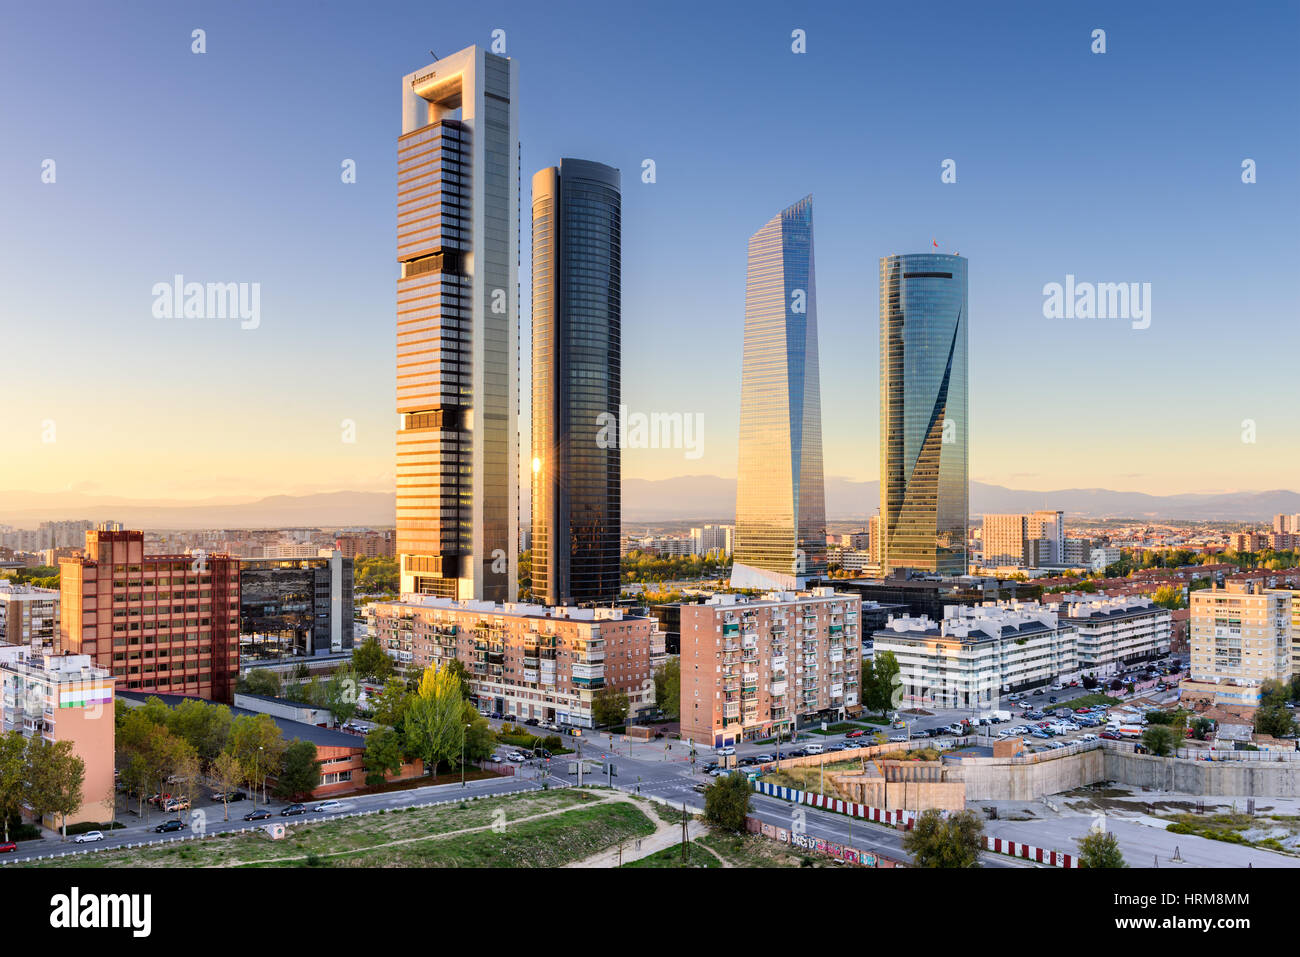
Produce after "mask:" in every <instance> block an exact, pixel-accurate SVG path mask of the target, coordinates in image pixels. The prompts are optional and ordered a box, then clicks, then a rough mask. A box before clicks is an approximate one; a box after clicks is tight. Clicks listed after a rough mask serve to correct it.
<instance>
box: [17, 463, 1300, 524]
mask: <svg viewBox="0 0 1300 957" xmlns="http://www.w3.org/2000/svg"><path fill="white" fill-rule="evenodd" d="M879 499H880V483H879V482H875V481H871V482H855V481H852V480H850V479H846V478H831V479H828V480H827V481H826V513H827V518H828V519H829V520H830V521H838V522H851V521H863V522H865V521H866V519H867V517H868V516H870V515H874V514H875V512H876V508H877V503H878V502H879ZM1038 508H1059V509H1062V510H1063V511H1065V513H1066V514H1067V515H1073V516H1078V517H1082V518H1151V519H1160V518H1165V519H1198V518H1199V519H1205V520H1210V521H1239V522H1251V521H1266V520H1268V519H1270V518H1271V517H1272V516H1273V515H1275V514H1277V513H1278V512H1287V513H1292V514H1293V513H1296V512H1300V493H1296V492H1291V491H1287V490H1281V489H1279V490H1274V491H1266V492H1232V493H1226V492H1225V493H1217V494H1198V495H1147V494H1144V493H1142V492H1116V491H1112V490H1110V489H1100V488H1072V489H1055V490H1053V491H1048V492H1035V491H1027V490H1024V489H1010V488H1004V487H1003V486H1001V485H987V484H985V483H983V482H972V483H971V515H972V516H979V515H981V514H983V513H986V512H1027V511H1032V510H1034V509H1038ZM735 514H736V480H735V479H728V478H721V477H720V476H717V475H682V476H678V477H676V478H670V479H659V480H651V479H624V480H623V520H624V523H625V524H626V523H637V522H666V521H673V520H679V521H681V520H690V521H714V522H730V521H732V520H733V519H734V517H735ZM393 515H394V497H393V494H392V493H391V492H349V491H339V492H322V493H317V494H312V495H272V496H269V497H266V498H259V499H256V500H253V501H241V500H239V499H238V498H233V497H229V496H227V497H223V498H211V499H203V500H199V501H187V500H181V499H174V500H167V501H143V500H140V499H129V498H121V497H115V496H103V495H90V494H85V493H74V492H22V491H9V492H0V524H4V525H15V526H18V527H23V528H32V527H35V525H36V524H37V523H38V522H43V521H51V520H60V519H89V520H90V521H93V522H100V521H119V522H122V523H124V524H126V525H127V526H129V527H132V528H177V529H184V528H277V527H292V526H349V525H360V526H385V525H388V526H391V525H392V524H393V521H394V519H393Z"/></svg>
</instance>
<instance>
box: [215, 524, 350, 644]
mask: <svg viewBox="0 0 1300 957" xmlns="http://www.w3.org/2000/svg"><path fill="white" fill-rule="evenodd" d="M352 565H353V560H352V559H351V558H350V557H346V556H344V555H343V553H342V552H340V551H338V550H337V549H334V550H332V553H330V554H324V555H318V556H316V557H313V558H245V559H241V560H240V563H239V628H240V634H241V637H242V639H243V641H244V643H245V644H246V645H247V647H248V651H249V653H250V654H253V655H257V654H266V653H271V652H274V653H275V654H278V655H284V654H290V655H305V656H308V657H310V656H314V655H324V654H330V653H337V652H341V651H348V650H350V649H351V648H352V637H353V607H352Z"/></svg>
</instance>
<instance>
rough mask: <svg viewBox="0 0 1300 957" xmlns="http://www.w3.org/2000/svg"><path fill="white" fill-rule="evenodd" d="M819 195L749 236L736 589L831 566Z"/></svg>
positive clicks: (775, 584)
mask: <svg viewBox="0 0 1300 957" xmlns="http://www.w3.org/2000/svg"><path fill="white" fill-rule="evenodd" d="M815 285H816V282H815V276H814V268H813V222H812V197H811V196H805V197H804V198H803V199H801V200H799V202H797V203H795V204H794V205H793V206H790V207H789V208H787V209H784V210H782V211H781V212H779V213H777V215H775V216H773V217H772V219H770V220H769V221H768V222H767V224H766V225H764V226H763V228H762V229H760V230H759V231H758V232H756V233H755V234H754V235H753V236H751V237H750V238H749V269H748V275H747V277H746V282H745V355H744V361H743V364H742V372H741V385H740V458H739V464H738V469H737V483H736V538H735V550H734V555H735V562H734V564H733V565H732V571H731V584H732V585H733V586H735V587H737V588H800V587H803V585H804V584H805V583H806V579H807V578H809V577H812V576H817V575H823V574H825V572H826V491H825V486H824V483H823V479H822V408H821V385H820V381H821V380H820V377H819V373H818V367H817V295H816V289H815Z"/></svg>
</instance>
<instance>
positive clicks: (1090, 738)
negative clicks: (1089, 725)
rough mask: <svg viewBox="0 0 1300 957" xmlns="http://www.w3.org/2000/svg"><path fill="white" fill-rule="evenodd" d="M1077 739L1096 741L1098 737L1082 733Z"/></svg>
mask: <svg viewBox="0 0 1300 957" xmlns="http://www.w3.org/2000/svg"><path fill="white" fill-rule="evenodd" d="M1079 740H1080V741H1097V740H1099V739H1098V737H1097V736H1096V735H1095V734H1085V735H1083V736H1082V737H1080V738H1079Z"/></svg>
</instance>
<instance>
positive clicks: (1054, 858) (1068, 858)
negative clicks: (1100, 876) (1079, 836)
mask: <svg viewBox="0 0 1300 957" xmlns="http://www.w3.org/2000/svg"><path fill="white" fill-rule="evenodd" d="M984 850H986V851H992V852H994V853H995V854H1007V855H1010V856H1011V857H1019V858H1023V859H1024V860H1027V861H1034V862H1036V863H1038V864H1047V865H1049V866H1051V867H1078V866H1079V859H1078V858H1077V857H1075V856H1074V855H1072V854H1063V853H1062V852H1060V851H1049V850H1046V849H1045V848H1041V847H1031V846H1030V845H1028V844H1021V843H1019V842H1017V841H1004V840H1003V839H1002V838H1000V837H989V836H988V835H987V834H986V835H984Z"/></svg>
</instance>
